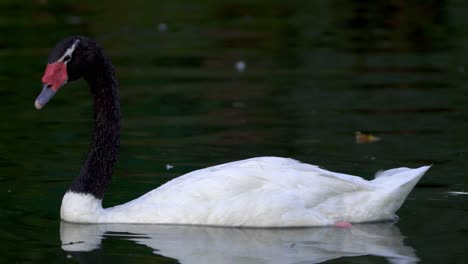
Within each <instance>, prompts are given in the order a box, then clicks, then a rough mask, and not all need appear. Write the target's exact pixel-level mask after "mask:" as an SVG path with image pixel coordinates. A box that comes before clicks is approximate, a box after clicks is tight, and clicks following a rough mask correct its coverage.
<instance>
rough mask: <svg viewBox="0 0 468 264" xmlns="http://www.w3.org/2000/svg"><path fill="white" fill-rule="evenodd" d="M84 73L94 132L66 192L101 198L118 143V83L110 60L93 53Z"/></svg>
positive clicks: (114, 160) (110, 173) (110, 175)
mask: <svg viewBox="0 0 468 264" xmlns="http://www.w3.org/2000/svg"><path fill="white" fill-rule="evenodd" d="M97 55H98V56H97V57H95V59H94V60H93V62H92V64H91V65H90V67H89V71H87V74H86V75H85V76H84V78H85V80H86V81H87V82H88V84H89V86H90V87H91V92H92V94H93V97H94V120H95V122H94V133H93V138H92V142H91V146H90V149H89V152H88V157H87V158H86V161H85V163H84V164H83V167H82V168H81V172H80V175H79V176H78V177H77V178H76V179H75V181H74V182H73V183H72V185H71V186H70V188H69V191H72V192H77V193H85V194H91V195H93V196H94V197H96V198H98V199H102V198H103V197H104V192H105V189H106V187H107V184H108V183H109V182H110V180H111V177H112V173H113V170H114V166H115V163H116V162H117V157H118V152H119V145H120V103H119V93H118V87H117V86H118V85H117V81H116V80H115V74H114V69H113V67H112V65H111V63H110V61H109V60H108V59H107V58H106V57H105V56H104V55H103V54H102V53H101V52H99V54H97Z"/></svg>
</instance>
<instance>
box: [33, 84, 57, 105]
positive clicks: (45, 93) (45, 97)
mask: <svg viewBox="0 0 468 264" xmlns="http://www.w3.org/2000/svg"><path fill="white" fill-rule="evenodd" d="M55 92H56V91H54V89H52V87H51V86H50V85H48V84H44V86H43V87H42V91H41V93H40V94H39V96H38V97H37V99H36V101H35V102H34V106H35V107H36V109H41V108H42V107H44V105H46V104H47V102H49V100H50V99H52V97H54V95H55Z"/></svg>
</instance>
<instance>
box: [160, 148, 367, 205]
mask: <svg viewBox="0 0 468 264" xmlns="http://www.w3.org/2000/svg"><path fill="white" fill-rule="evenodd" d="M371 189H373V186H372V184H370V183H369V182H368V181H366V180H364V179H362V178H360V177H356V176H352V175H346V174H341V173H335V172H331V171H327V170H324V169H321V168H319V167H317V166H314V165H310V164H305V163H301V162H299V161H297V160H293V159H288V158H278V157H260V158H252V159H247V160H241V161H235V162H230V163H226V164H222V165H218V166H213V167H208V168H205V169H201V170H197V171H193V172H190V173H188V174H185V175H183V176H181V177H179V178H176V179H174V180H172V181H170V182H168V183H166V184H164V185H163V186H161V187H160V188H158V189H156V190H155V191H157V192H158V193H160V194H161V195H162V196H163V197H169V196H170V195H174V193H177V195H178V196H180V195H182V196H185V195H189V196H192V198H195V197H196V198H197V199H201V200H213V199H227V198H230V197H233V196H239V195H241V194H245V193H249V192H258V191H260V190H262V191H264V193H267V192H268V191H269V192H270V193H271V194H272V195H279V193H280V192H286V193H297V195H303V196H304V197H309V200H313V201H315V202H319V201H320V200H323V199H326V198H327V197H329V196H333V195H338V194H342V193H348V192H353V191H365V190H371ZM158 196H159V195H158ZM160 198H161V197H160ZM315 202H313V203H315Z"/></svg>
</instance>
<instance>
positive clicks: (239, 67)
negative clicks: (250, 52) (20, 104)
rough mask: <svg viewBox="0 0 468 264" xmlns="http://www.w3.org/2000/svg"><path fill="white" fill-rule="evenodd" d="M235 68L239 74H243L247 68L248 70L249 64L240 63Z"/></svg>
mask: <svg viewBox="0 0 468 264" xmlns="http://www.w3.org/2000/svg"><path fill="white" fill-rule="evenodd" d="M234 67H235V68H236V70H237V71H238V72H243V71H245V68H247V64H246V63H245V61H238V62H236V64H235V65H234Z"/></svg>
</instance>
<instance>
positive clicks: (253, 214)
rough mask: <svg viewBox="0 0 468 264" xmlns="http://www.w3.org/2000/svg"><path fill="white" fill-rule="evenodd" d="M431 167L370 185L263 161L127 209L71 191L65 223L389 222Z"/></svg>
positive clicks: (218, 169) (229, 166)
mask: <svg viewBox="0 0 468 264" xmlns="http://www.w3.org/2000/svg"><path fill="white" fill-rule="evenodd" d="M429 167H430V166H425V167H421V168H418V169H409V168H398V169H392V170H387V171H383V172H380V173H378V174H377V176H376V179H374V180H372V181H366V180H364V179H362V178H360V177H356V176H351V175H346V174H341V173H335V172H330V171H327V170H324V169H321V168H319V167H317V166H314V165H309V164H305V163H301V162H299V161H296V160H293V159H288V158H278V157H259V158H252V159H247V160H241V161H236V162H230V163H226V164H222V165H218V166H213V167H209V168H205V169H201V170H197V171H193V172H190V173H188V174H185V175H183V176H181V177H178V178H176V179H174V180H171V181H169V182H167V183H166V184H164V185H162V186H160V187H159V188H157V189H155V190H153V191H150V192H148V193H147V194H145V195H143V196H141V197H139V198H137V199H135V200H132V201H130V202H128V203H125V204H122V205H118V206H115V207H111V208H106V209H103V208H102V206H101V200H99V199H96V198H94V197H93V196H92V195H90V194H80V193H74V192H67V193H66V194H65V196H64V198H63V201H62V208H61V217H62V219H63V220H65V221H70V222H84V223H147V224H150V223H151V224H192V225H219V226H249V227H286V226H290V227H291V226H324V225H333V224H334V223H336V222H340V221H346V222H352V223H361V222H373V221H381V220H391V219H394V218H395V215H394V214H395V212H396V211H397V210H398V209H399V208H400V206H401V205H402V203H403V202H404V200H405V198H406V196H407V195H408V194H409V192H410V191H411V190H412V189H413V187H414V186H415V185H416V183H417V182H418V180H419V179H420V178H421V177H422V176H423V175H424V173H425V172H426V171H427V170H428V169H429Z"/></svg>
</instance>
